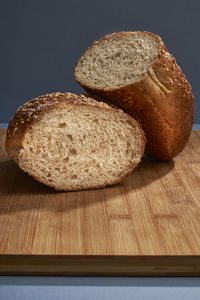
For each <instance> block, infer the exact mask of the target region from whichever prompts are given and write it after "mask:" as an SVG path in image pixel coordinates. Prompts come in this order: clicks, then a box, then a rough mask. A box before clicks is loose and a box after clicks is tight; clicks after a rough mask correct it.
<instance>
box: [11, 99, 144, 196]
mask: <svg viewBox="0 0 200 300" xmlns="http://www.w3.org/2000/svg"><path fill="white" fill-rule="evenodd" d="M144 145H145V138H144V134H143V131H142V130H141V128H140V126H139V125H138V123H137V122H136V121H135V120H134V119H133V118H131V117H130V116H129V115H127V114H125V113H124V112H122V111H121V110H118V109H115V108H112V107H110V106H108V105H106V104H105V103H101V102H98V101H95V100H94V99H93V98H91V97H89V96H87V95H75V94H71V93H53V94H47V95H45V96H40V97H38V98H36V99H33V100H31V101H29V102H27V103H25V104H24V105H23V106H21V107H20V108H19V109H18V110H17V112H16V113H15V115H14V116H13V118H12V119H11V121H10V124H9V126H8V130H7V135H6V150H7V153H8V154H9V155H10V156H11V157H12V158H13V160H14V161H15V162H16V163H17V164H18V165H19V167H20V168H21V169H22V170H24V171H25V172H28V173H29V174H30V175H32V176H33V177H35V178H36V179H37V180H39V181H40V182H42V183H44V184H47V185H49V186H52V187H54V188H55V189H58V190H65V191H68V190H82V189H90V188H100V187H104V186H106V185H109V184H113V183H117V182H119V181H121V180H122V179H123V178H124V176H125V175H127V174H129V173H131V172H132V170H133V169H134V168H135V167H136V166H137V164H138V163H139V162H140V160H141V157H142V155H143V152H144Z"/></svg>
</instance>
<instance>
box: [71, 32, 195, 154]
mask: <svg viewBox="0 0 200 300" xmlns="http://www.w3.org/2000/svg"><path fill="white" fill-rule="evenodd" d="M129 34H133V32H119V33H114V34H111V35H108V36H105V37H104V38H102V39H100V40H99V41H98V42H94V43H93V45H92V46H90V48H92V47H93V46H94V45H96V44H98V43H101V41H102V40H104V39H107V38H108V37H109V38H110V37H112V36H113V37H115V38H119V39H120V38H121V37H123V36H124V35H129ZM137 34H144V32H142V31H141V32H137ZM145 34H149V35H151V36H154V37H155V38H156V39H157V40H158V44H159V50H158V54H157V57H156V58H155V60H154V61H153V63H152V64H151V66H150V68H149V69H148V71H147V73H146V74H145V76H144V77H143V78H141V79H140V80H139V81H137V82H135V83H133V84H128V85H124V86H122V87H119V88H115V89H96V88H95V89H94V88H93V87H90V86H88V85H85V84H84V82H83V81H81V80H80V79H79V78H78V77H77V75H76V71H77V69H78V64H79V63H78V64H77V66H76V68H75V71H74V77H75V80H76V81H77V82H78V83H79V84H80V85H81V86H82V87H83V88H84V89H85V90H86V91H87V92H89V93H91V94H95V95H99V96H101V97H103V98H105V99H107V100H109V101H110V102H111V103H113V104H115V105H117V106H118V107H120V108H122V109H123V110H124V111H126V112H127V113H128V114H130V115H131V116H133V117H134V118H135V119H137V120H138V121H139V123H140V124H141V127H142V129H143V130H144V132H145V135H146V138H147V143H146V151H147V153H148V154H150V155H151V156H153V157H155V158H157V159H160V160H170V159H172V158H173V157H175V156H176V155H177V154H178V153H179V152H181V151H182V149H183V148H184V146H185V144H186V142H187V140H188V138H189V136H190V133H191V130H192V125H193V115H194V112H193V98H194V97H193V93H192V89H191V86H190V84H189V82H188V81H187V79H186V77H185V75H184V74H183V73H182V71H181V69H180V67H179V66H178V65H177V64H176V61H175V58H174V57H173V56H172V55H171V54H170V53H169V52H168V50H167V49H166V47H165V45H164V43H163V41H162V40H161V38H160V37H159V36H157V35H155V34H153V33H150V32H145ZM83 57H84V54H83V55H82V57H81V58H80V59H83Z"/></svg>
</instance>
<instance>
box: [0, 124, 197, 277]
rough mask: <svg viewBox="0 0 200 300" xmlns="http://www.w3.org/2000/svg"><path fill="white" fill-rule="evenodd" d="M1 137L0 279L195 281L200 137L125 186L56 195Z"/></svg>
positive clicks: (146, 164)
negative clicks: (127, 277)
mask: <svg viewBox="0 0 200 300" xmlns="http://www.w3.org/2000/svg"><path fill="white" fill-rule="evenodd" d="M4 140H5V129H1V130H0V274H23V275H24V274H39V275H42V274H44V275H48V274H49V275H53V274H56V275H151V276H153V275H200V131H199V132H198V131H193V132H192V135H191V138H190V140H189V142H188V144H187V146H186V148H185V149H184V151H183V152H182V153H180V154H179V155H178V156H177V157H176V158H175V159H174V160H172V161H168V162H158V161H155V160H151V159H149V158H147V157H144V158H143V161H142V163H141V164H140V165H139V166H138V167H137V168H136V169H135V170H134V172H133V173H132V174H131V175H130V176H128V177H127V178H126V179H125V180H124V181H123V182H122V183H120V184H117V185H114V186H110V187H107V188H105V189H98V190H90V191H80V192H57V191H55V190H53V189H51V188H49V187H47V186H45V185H42V184H40V183H38V182H37V181H36V180H34V179H33V178H32V177H30V176H28V175H27V174H26V173H24V172H23V171H22V170H20V169H19V168H18V166H17V165H16V164H15V163H14V162H13V161H11V160H10V159H9V157H8V156H7V154H6V153H5V149H4Z"/></svg>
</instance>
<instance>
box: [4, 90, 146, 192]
mask: <svg viewBox="0 0 200 300" xmlns="http://www.w3.org/2000/svg"><path fill="white" fill-rule="evenodd" d="M98 100H99V101H97V97H95V96H94V97H91V96H90V95H82V94H72V93H52V94H46V95H43V96H39V97H37V98H35V99H32V100H30V101H28V102H26V103H25V104H24V105H22V106H20V107H19V108H18V110H17V112H16V113H15V115H14V116H13V117H12V119H11V121H10V123H9V126H8V129H7V133H6V143H5V146H6V151H7V153H8V154H9V156H10V157H11V158H12V159H13V160H14V161H15V162H16V163H17V164H19V166H20V155H19V153H20V150H21V149H22V148H23V141H24V138H25V135H26V132H27V131H28V130H29V129H30V128H31V127H32V126H34V124H36V123H37V122H39V121H40V119H41V118H42V116H43V115H44V114H46V113H48V112H50V111H52V110H54V109H57V108H63V107H66V106H67V105H71V106H82V105H86V106H89V107H91V108H93V109H100V110H106V111H110V112H117V113H118V114H120V115H121V116H122V118H124V119H126V120H128V122H130V124H132V126H133V127H134V128H137V129H139V131H140V133H141V153H140V157H142V155H143V153H144V148H145V142H146V139H145V136H144V133H143V131H142V129H141V127H140V125H139V124H138V122H137V121H136V120H134V119H133V118H132V117H130V116H129V115H128V114H126V113H124V112H123V111H122V110H120V109H116V108H114V106H110V105H107V104H106V103H104V102H100V98H98ZM66 122H67V120H66ZM136 166H137V164H136V163H133V164H132V166H131V168H130V169H129V170H127V173H126V174H125V175H123V176H121V177H119V179H118V180H116V181H115V182H112V183H117V182H119V181H121V180H122V179H123V178H124V177H125V176H127V175H128V174H129V173H131V172H132V170H133V169H134V168H135V167H136ZM28 173H29V174H30V175H32V176H33V177H35V178H36V179H37V180H38V181H40V182H42V183H44V184H48V185H50V186H52V187H54V188H55V189H59V188H58V187H57V186H54V185H53V184H52V185H51V184H49V183H48V182H46V181H44V180H42V179H41V178H39V177H37V176H36V175H34V174H32V173H31V172H30V171H28ZM104 186H105V185H104ZM104 186H96V187H93V188H100V187H104ZM79 189H80V188H77V189H76V188H73V190H79ZM60 190H62V189H60Z"/></svg>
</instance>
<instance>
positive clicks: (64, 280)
mask: <svg viewBox="0 0 200 300" xmlns="http://www.w3.org/2000/svg"><path fill="white" fill-rule="evenodd" d="M0 128H6V124H0ZM194 130H200V125H199V124H196V125H195V126H194ZM0 295H1V297H0V299H2V300H4V299H6V300H11V299H15V300H18V299H19V300H25V299H29V300H32V299H34V300H35V299H44V300H46V299H48V300H51V299H52V300H54V299H58V300H62V299H70V300H71V299H73V300H75V299H81V300H84V299H87V300H90V299H96V300H98V299H104V300H107V299H109V300H110V299H115V300H118V299H120V300H121V299H123V300H129V299H132V300H134V299H137V300H140V299H142V300H146V299H149V300H150V299H152V300H157V299H159V300H165V299H166V300H168V299H171V300H179V299H181V300H185V299H190V300H196V299H198V300H199V295H200V278H199V277H181V278H180V277H162V278H160V277H123V278H122V277H52V276H51V277H44V276H43V277H39V276H34V277H28V276H26V277H24V276H21V277H19V276H1V277H0Z"/></svg>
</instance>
